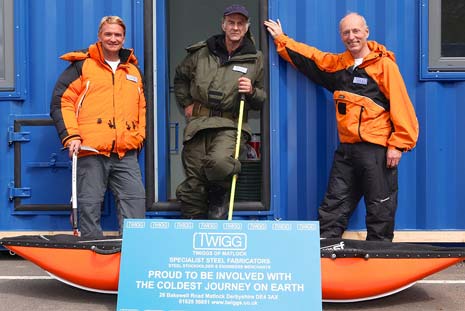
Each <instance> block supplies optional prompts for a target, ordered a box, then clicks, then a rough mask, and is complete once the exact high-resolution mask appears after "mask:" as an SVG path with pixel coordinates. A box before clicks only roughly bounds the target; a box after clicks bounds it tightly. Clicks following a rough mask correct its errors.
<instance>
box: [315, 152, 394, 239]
mask: <svg viewBox="0 0 465 311" xmlns="http://www.w3.org/2000/svg"><path fill="white" fill-rule="evenodd" d="M386 151H387V148H386V147H383V146H379V145H375V144H370V143H356V144H340V146H339V147H338V149H337V150H336V152H335V153H334V159H333V166H332V168H331V175H330V177H329V182H328V188H327V190H326V194H325V197H324V199H323V202H322V204H321V206H320V208H319V221H320V234H321V237H322V238H338V237H341V236H342V234H343V232H344V231H345V230H346V228H347V224H348V222H349V218H350V216H351V214H352V212H353V211H354V210H355V208H356V207H357V205H358V202H359V201H360V199H361V197H362V196H363V197H364V200H365V205H366V219H365V221H366V227H367V240H384V241H392V239H393V237H394V219H395V213H396V209H397V193H398V185H397V168H387V167H386Z"/></svg>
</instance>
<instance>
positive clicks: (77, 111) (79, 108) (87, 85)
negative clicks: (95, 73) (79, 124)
mask: <svg viewBox="0 0 465 311" xmlns="http://www.w3.org/2000/svg"><path fill="white" fill-rule="evenodd" d="M89 85H90V81H87V83H86V89H85V90H84V94H82V97H81V100H80V101H79V104H78V106H77V109H76V118H77V117H78V116H79V110H81V107H82V102H83V101H84V98H85V97H86V95H87V91H89Z"/></svg>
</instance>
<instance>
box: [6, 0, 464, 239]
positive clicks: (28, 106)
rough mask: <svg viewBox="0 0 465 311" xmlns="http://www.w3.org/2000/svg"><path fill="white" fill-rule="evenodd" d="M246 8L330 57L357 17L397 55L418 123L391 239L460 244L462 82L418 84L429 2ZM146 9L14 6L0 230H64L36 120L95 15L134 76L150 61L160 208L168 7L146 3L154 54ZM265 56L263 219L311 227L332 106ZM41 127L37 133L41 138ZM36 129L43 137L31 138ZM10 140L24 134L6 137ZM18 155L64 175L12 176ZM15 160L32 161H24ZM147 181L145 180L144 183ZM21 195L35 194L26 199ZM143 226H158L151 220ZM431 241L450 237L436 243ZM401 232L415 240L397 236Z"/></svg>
mask: <svg viewBox="0 0 465 311" xmlns="http://www.w3.org/2000/svg"><path fill="white" fill-rule="evenodd" d="M249 2H250V3H253V4H254V5H256V4H257V3H258V5H259V6H261V8H260V9H264V11H265V12H268V14H269V17H270V18H272V19H277V18H279V19H280V20H281V22H282V24H283V27H284V30H285V32H286V33H287V34H288V35H289V36H291V37H293V38H294V39H296V40H298V41H302V42H305V43H308V44H311V45H315V46H316V47H318V48H319V49H321V50H325V51H331V52H342V51H343V49H344V46H343V44H342V43H341V41H340V38H339V34H338V24H339V20H340V19H341V18H342V17H343V16H344V15H345V14H346V13H348V12H351V11H355V12H358V13H360V14H362V15H364V16H365V18H366V20H367V23H368V25H369V27H370V39H373V40H376V41H378V42H380V43H382V44H384V45H386V46H387V47H388V49H390V50H392V51H393V52H394V53H395V54H396V58H397V62H398V64H399V68H400V70H401V73H402V74H403V77H404V80H405V83H406V85H407V88H408V92H409V94H410V97H411V99H412V102H413V103H414V106H415V109H416V112H417V116H418V119H419V122H420V137H419V141H418V144H417V147H416V148H415V149H414V150H413V151H412V152H409V153H407V154H404V155H403V157H402V161H401V165H400V171H399V187H400V191H399V207H398V212H397V220H396V230H398V237H401V238H402V237H406V238H407V239H413V240H427V239H431V238H435V239H436V238H437V239H438V240H439V239H442V240H444V241H446V240H453V241H454V242H464V241H465V237H464V236H465V234H464V232H465V209H464V208H463V206H462V203H461V202H462V199H461V194H462V192H463V190H462V189H464V186H465V184H464V181H462V180H461V179H460V176H461V172H463V171H465V163H464V161H462V159H463V158H465V145H464V143H463V142H462V140H463V139H462V137H464V136H465V122H463V121H462V120H461V116H462V115H461V111H462V110H464V109H465V108H463V106H464V105H462V103H463V100H462V96H461V94H463V93H465V82H463V81H460V80H457V81H453V80H449V81H447V80H434V79H429V80H422V79H420V72H421V59H422V57H423V55H422V50H421V46H422V26H421V22H422V18H424V17H422V15H421V12H424V8H425V6H426V5H427V3H428V1H427V0H379V1H373V0H346V1H343V0H326V1H319V0H286V1H279V0H259V1H258V0H255V1H252V0H251V1H249ZM249 2H247V1H242V2H241V3H249ZM148 3H149V0H146V1H145V2H144V1H142V0H100V1H96V0H94V1H92V0H85V1H84V0H67V1H60V0H34V1H27V0H16V1H14V7H15V11H14V19H15V37H16V41H15V58H16V63H15V69H16V72H17V76H16V81H17V87H16V89H15V91H13V92H0V127H1V128H3V129H4V130H5V131H6V133H5V137H8V139H7V140H12V141H11V142H10V143H4V144H0V160H1V161H0V163H1V164H0V185H1V187H2V189H3V193H4V195H3V198H0V231H28V230H32V231H61V230H69V227H70V226H69V222H68V215H69V213H68V212H67V211H66V210H64V206H65V203H66V204H68V202H65V201H66V200H68V197H69V193H61V192H60V193H54V190H55V189H48V192H47V189H45V190H43V189H42V188H41V183H43V182H46V183H52V184H53V182H54V181H57V183H63V182H58V181H60V180H67V178H68V175H69V174H70V170H69V168H67V167H65V166H66V164H63V163H65V161H66V160H67V159H65V158H64V157H63V155H62V154H61V153H60V152H59V151H57V150H51V149H52V147H50V148H48V146H49V145H47V144H46V142H47V141H48V140H53V139H56V137H55V136H53V135H54V132H53V131H50V124H48V123H46V121H44V120H46V119H47V118H48V113H49V101H50V94H51V91H52V89H53V87H54V84H55V81H56V78H57V77H58V75H59V74H60V73H61V71H62V70H63V69H64V68H65V67H66V66H67V63H66V62H64V61H60V60H59V59H58V57H59V56H60V55H62V54H63V53H65V52H67V51H70V50H77V49H82V48H86V47H87V46H88V45H89V44H91V43H93V42H94V41H96V39H97V26H98V23H99V21H100V18H101V17H102V16H104V15H120V16H121V17H122V18H123V19H124V20H125V22H126V24H127V28H128V33H127V38H126V43H125V46H127V47H133V48H134V49H135V53H136V55H137V57H138V59H139V61H140V64H141V65H142V67H144V64H145V63H147V62H146V61H147V59H145V58H146V54H145V53H144V52H145V51H147V48H153V50H154V52H155V53H156V55H155V58H154V64H153V68H149V70H152V71H151V72H150V73H149V74H153V75H152V76H151V77H152V78H153V79H154V82H153V85H154V87H155V88H154V90H153V93H154V99H155V103H154V109H155V111H156V116H154V117H155V123H154V128H155V129H156V131H157V132H156V136H155V144H156V147H155V156H156V158H155V168H154V171H155V172H156V173H157V175H156V179H155V180H154V183H155V189H149V190H150V191H152V190H153V192H154V193H155V198H153V197H151V198H150V199H153V200H157V198H161V200H166V195H165V193H166V192H167V185H166V183H165V182H166V178H167V175H169V172H168V171H169V169H168V168H167V165H169V163H168V160H167V153H168V151H167V149H168V145H169V142H168V135H167V131H168V130H167V127H168V125H167V121H166V115H167V114H168V112H167V110H168V108H167V107H168V101H169V95H168V94H169V87H170V83H169V68H168V65H167V64H168V59H169V57H170V51H169V50H168V46H169V45H168V44H167V31H168V26H167V24H168V20H169V18H168V15H167V14H168V13H169V14H176V13H175V12H168V10H167V3H168V2H167V1H162V0H155V1H153V2H150V4H152V5H153V7H154V8H155V9H154V16H153V22H154V25H155V27H154V28H153V30H154V33H153V35H154V36H153V38H151V40H153V46H151V47H147V46H146V45H145V44H147V42H150V43H152V42H151V41H150V40H149V41H144V40H147V39H146V38H144V31H146V28H144V24H146V23H147V22H144V14H147V12H144V7H148V6H147V4H148ZM255 22H257V21H255ZM258 22H259V23H261V22H262V21H258ZM259 28H260V29H261V26H259ZM186 31H188V29H186ZM259 35H261V36H262V37H263V36H264V35H266V34H265V30H264V29H261V34H258V36H259ZM144 42H145V43H144ZM264 42H266V41H264ZM268 45H269V51H268V52H269V53H268V58H269V67H268V69H269V82H270V87H269V89H270V94H269V105H270V106H269V107H270V108H269V126H270V130H269V133H267V134H268V135H269V141H270V153H269V160H270V197H269V202H270V206H269V208H270V213H267V214H266V213H265V214H266V215H267V216H266V217H268V218H281V219H289V220H315V219H316V217H317V209H318V206H319V204H320V201H321V199H322V197H323V194H324V191H325V189H326V184H327V179H328V175H329V170H330V166H331V162H332V157H333V152H334V150H335V148H336V146H337V144H338V141H337V131H336V123H335V117H334V106H333V102H332V96H331V94H330V93H329V92H327V91H325V90H323V89H322V88H320V87H318V86H316V85H315V84H313V83H312V82H310V81H309V80H308V79H307V78H306V77H304V76H303V75H301V74H300V73H298V72H297V71H296V70H294V69H293V68H292V67H291V66H290V65H288V64H287V63H286V62H284V61H283V60H281V59H279V57H278V56H277V54H276V52H275V50H274V44H273V42H272V40H270V39H269V40H268ZM148 63H150V62H148ZM150 86H151V85H150ZM147 87H148V86H147ZM30 120H35V121H37V120H39V123H38V124H39V126H37V124H36V123H33V124H30ZM28 122H29V123H28ZM41 122H45V123H44V124H42V123H41ZM15 126H17V129H15ZM42 127H43V128H45V129H44V130H42ZM36 128H41V130H40V131H38V133H36ZM18 131H19V132H22V133H14V132H18ZM26 132H27V133H26ZM43 133H45V134H43ZM39 134H40V135H39ZM262 135H264V134H263V133H262ZM265 135H266V134H265ZM52 136H53V137H52ZM23 138H24V139H26V140H25V141H23V142H14V140H21V139H23ZM39 142H41V143H39ZM50 144H52V145H53V144H54V142H51V143H50ZM38 146H43V147H42V148H39V147H38ZM20 151H22V152H23V155H25V154H34V153H37V154H38V156H40V157H42V159H41V160H40V161H42V162H41V163H42V164H41V165H49V164H50V163H52V162H54V161H55V162H56V161H58V162H59V163H62V164H63V166H64V167H62V168H58V167H52V169H51V170H50V172H48V173H47V174H46V175H45V177H40V178H38V177H34V176H36V175H34V174H36V173H37V172H42V171H41V169H39V168H37V167H38V166H40V165H38V164H37V163H36V162H34V163H35V164H34V163H32V162H31V163H29V164H27V163H26V164H27V165H26V164H25V165H24V167H22V168H20V169H19V168H17V167H16V166H15V161H18V157H17V154H18V152H20ZM19 161H23V162H24V161H33V160H31V159H28V157H27V156H23V158H22V160H21V159H19ZM36 161H37V160H36ZM43 163H48V164H43ZM141 163H144V161H143V160H142V162H141ZM34 165H35V166H34ZM49 168H50V167H49ZM18 169H19V172H18V171H17V170H18ZM144 171H145V170H144ZM57 172H58V173H57ZM152 173H154V172H146V171H145V174H152ZM18 174H19V175H18ZM37 174H39V175H40V174H42V173H37ZM53 174H57V175H53ZM39 175H37V176H39ZM17 176H22V179H21V178H20V179H21V180H18V178H17ZM60 178H61V179H60ZM28 183H30V184H28ZM31 185H34V187H32V188H29V187H31ZM61 186H62V185H61ZM28 188H29V189H28ZM57 189H58V188H57ZM68 190H69V192H70V189H67V190H66V191H68ZM57 191H58V190H57ZM60 191H61V190H60ZM57 198H59V199H57ZM54 200H55V201H57V202H55V203H56V204H58V205H60V204H61V207H60V208H56V209H53V208H52V209H50V208H45V207H44V206H45V205H46V202H51V201H54ZM18 202H20V203H18ZM31 204H32V205H34V204H36V205H39V206H42V208H41V209H39V210H38V211H35V212H33V211H30V210H28V209H27V208H24V207H21V206H23V205H24V206H28V205H31ZM113 205H114V203H113V202H112V201H111V200H108V202H107V204H106V205H105V206H104V216H105V217H104V227H105V228H106V229H108V230H114V229H115V225H116V222H115V217H114V206H113ZM18 206H20V207H21V208H18ZM160 215H161V214H160ZM166 215H168V216H169V215H171V214H169V213H168V214H166ZM172 215H176V214H172ZM148 216H149V217H158V216H159V215H158V214H157V213H155V214H153V213H149V214H148ZM364 218H365V212H364V207H363V204H361V206H360V208H359V209H358V210H357V211H356V212H355V214H354V215H353V218H352V220H351V222H350V230H351V231H354V232H359V231H362V232H363V230H364V228H365V224H364V222H365V220H364ZM437 230H441V233H444V232H446V233H448V234H449V235H437ZM403 231H408V232H410V231H415V232H418V233H420V234H421V233H424V234H425V235H424V236H425V237H424V238H423V237H418V236H415V235H407V234H405V235H403V234H404V233H403ZM432 231H434V232H436V233H435V234H436V235H435V236H434V235H431V234H430V233H431V232H432Z"/></svg>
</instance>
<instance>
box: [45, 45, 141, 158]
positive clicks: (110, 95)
mask: <svg viewBox="0 0 465 311" xmlns="http://www.w3.org/2000/svg"><path fill="white" fill-rule="evenodd" d="M60 58H61V59H63V60H67V61H70V62H71V65H70V66H69V67H68V68H67V69H66V70H65V71H64V72H63V73H62V74H61V76H60V77H59V78H58V81H57V83H56V85H55V89H54V91H53V95H52V100H51V104H50V116H51V117H52V119H53V120H54V122H55V126H56V128H57V131H58V134H59V136H60V139H61V141H62V143H63V145H64V146H67V144H68V143H69V141H70V140H74V139H80V140H81V143H82V145H83V146H88V147H92V148H95V149H97V150H98V151H99V152H100V154H103V155H106V156H109V155H110V153H117V154H118V156H119V157H120V158H122V157H123V156H124V155H125V154H126V152H127V151H129V150H140V149H141V148H142V145H143V142H144V139H145V126H146V123H145V122H146V121H145V105H146V103H145V97H144V92H143V82H142V75H141V73H140V71H139V68H138V67H137V59H136V57H135V55H134V53H133V51H132V50H130V49H121V51H120V64H119V65H118V68H117V69H116V72H115V73H113V71H112V69H111V67H110V66H109V65H108V64H107V63H106V62H105V60H104V58H103V53H102V47H101V43H96V44H93V45H91V46H89V48H88V50H85V51H77V52H70V53H67V54H65V55H63V56H61V57H60ZM79 155H80V156H85V155H88V153H86V152H85V151H82V152H80V153H79Z"/></svg>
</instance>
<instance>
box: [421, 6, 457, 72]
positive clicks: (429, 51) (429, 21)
mask: <svg viewBox="0 0 465 311" xmlns="http://www.w3.org/2000/svg"><path fill="white" fill-rule="evenodd" d="M441 1H442V0H434V1H431V0H420V80H465V57H441ZM454 68H455V69H454Z"/></svg>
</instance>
